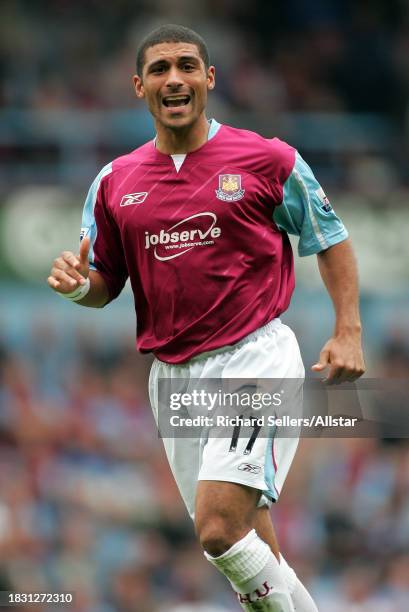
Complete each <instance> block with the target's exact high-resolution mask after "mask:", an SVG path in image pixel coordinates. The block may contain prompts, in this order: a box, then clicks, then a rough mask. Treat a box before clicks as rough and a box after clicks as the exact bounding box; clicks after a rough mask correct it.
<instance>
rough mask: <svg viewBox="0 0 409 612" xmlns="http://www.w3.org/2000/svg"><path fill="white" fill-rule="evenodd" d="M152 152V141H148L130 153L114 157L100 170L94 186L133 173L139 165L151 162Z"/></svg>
mask: <svg viewBox="0 0 409 612" xmlns="http://www.w3.org/2000/svg"><path fill="white" fill-rule="evenodd" d="M152 151H153V148H152V141H149V142H147V143H145V144H143V145H142V146H140V147H138V148H137V149H135V150H134V151H131V152H130V153H126V154H125V155H121V156H120V157H116V158H115V159H113V160H112V161H111V162H109V163H108V164H106V165H105V166H104V167H103V168H102V170H101V171H100V172H99V173H98V175H97V176H96V178H95V180H94V184H95V183H97V184H99V185H101V183H102V184H105V183H107V182H111V181H115V179H116V178H118V175H120V176H121V177H122V175H123V173H127V172H129V171H135V169H136V168H138V167H139V166H140V165H142V164H144V163H149V162H150V161H152V155H153V153H152Z"/></svg>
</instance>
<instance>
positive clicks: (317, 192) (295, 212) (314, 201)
mask: <svg viewBox="0 0 409 612" xmlns="http://www.w3.org/2000/svg"><path fill="white" fill-rule="evenodd" d="M274 221H275V223H276V225H277V226H278V228H279V229H280V230H284V231H285V232H287V233H288V234H293V235H295V236H299V242H298V254H299V255H300V256H301V257H303V256H305V255H313V254H314V253H319V252H320V251H324V250H325V249H328V248H329V247H330V246H333V245H334V244H337V243H338V242H342V241H343V240H345V239H346V238H348V232H347V230H346V228H345V226H344V225H343V223H342V221H341V220H340V219H339V217H337V215H336V214H335V212H334V209H333V208H332V206H331V204H330V202H329V200H328V198H327V196H326V195H325V193H324V191H323V189H322V187H321V185H320V184H319V183H318V181H317V179H316V178H315V176H314V174H313V172H312V170H311V168H310V167H309V166H308V164H307V163H306V162H305V161H304V160H303V158H302V157H301V155H300V154H299V153H298V152H297V153H296V157H295V163H294V168H293V170H292V172H291V173H290V175H289V177H288V179H287V180H286V182H285V183H284V188H283V202H282V204H281V206H278V207H277V208H276V209H275V211H274Z"/></svg>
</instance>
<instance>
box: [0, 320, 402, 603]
mask: <svg viewBox="0 0 409 612" xmlns="http://www.w3.org/2000/svg"><path fill="white" fill-rule="evenodd" d="M149 367H150V358H149V357H143V356H141V355H138V354H137V353H136V351H135V350H134V347H133V339H131V338H130V337H129V336H128V337H127V338H123V337H122V335H121V334H118V336H117V339H116V342H112V337H111V336H110V341H109V342H107V341H106V338H104V336H103V335H102V334H98V333H96V332H95V330H93V329H92V327H91V328H90V327H87V328H86V329H85V328H81V327H77V328H75V329H71V328H70V326H67V329H65V331H64V332H63V334H62V335H61V329H58V330H57V329H55V328H54V327H53V325H52V324H50V323H47V322H45V321H43V322H42V323H39V322H38V321H37V323H36V325H35V326H33V327H32V330H31V333H30V334H29V335H28V336H26V337H25V338H24V341H22V342H20V343H19V344H18V345H17V344H14V345H12V344H11V343H10V342H8V340H7V333H4V334H3V343H2V349H1V391H0V402H1V403H0V491H1V496H0V559H1V561H0V586H1V589H2V590H13V591H21V590H23V591H44V590H46V591H50V590H51V591H74V592H75V598H76V599H75V607H74V609H75V611H76V612H170V611H172V612H183V611H185V612H234V610H237V604H236V603H235V601H234V598H233V595H232V593H231V592H230V590H229V589H228V587H227V585H226V584H225V582H224V580H223V579H222V578H221V577H220V576H219V575H218V574H217V572H216V571H215V570H214V568H212V567H211V566H210V565H209V564H208V563H207V562H206V561H205V560H204V558H203V555H202V552H201V550H200V547H199V545H198V544H197V543H196V541H195V538H194V534H193V528H192V525H191V522H190V519H189V518H188V517H187V514H186V511H185V508H184V507H183V505H182V502H181V501H180V499H179V495H178V492H177V490H176V486H175V484H174V481H173V477H172V476H171V473H170V470H169V468H168V466H167V463H166V461H165V458H164V453H163V450H162V444H161V441H160V439H158V434H157V432H156V429H155V426H154V422H153V418H152V416H151V410H150V407H149V401H148V397H147V390H146V389H147V377H148V373H149ZM392 371H393V372H395V373H396V372H399V375H400V376H402V377H404V376H405V377H406V378H408V374H409V353H408V351H407V347H405V346H403V345H402V344H400V343H399V341H398V340H396V339H395V340H394V341H393V342H391V343H390V344H389V345H388V346H385V347H384V355H383V358H382V359H381V360H380V362H379V364H378V372H379V374H380V375H385V376H386V375H388V373H389V374H390V373H391V372H392ZM272 513H273V519H274V522H275V524H276V526H277V529H278V533H279V536H280V542H281V545H282V549H283V551H284V552H285V555H286V558H287V560H288V561H289V562H290V563H291V564H292V565H293V566H294V567H295V569H296V571H297V573H298V574H299V575H300V577H301V578H302V579H303V580H304V581H305V582H306V584H308V586H309V588H310V589H311V591H312V592H313V593H314V596H315V598H316V600H317V602H318V604H319V609H320V610H322V611H323V612H341V611H345V610H353V611H356V612H405V611H406V610H407V609H408V606H409V442H408V441H407V440H400V439H392V438H391V439H382V438H379V439H375V438H369V437H368V438H355V439H334V438H332V439H331V438H324V437H322V438H308V439H303V440H302V441H301V443H300V447H299V451H298V453H297V456H296V460H295V462H294V464H293V467H292V470H291V472H290V475H289V478H288V481H287V483H286V486H285V487H284V492H283V494H282V497H281V498H280V502H279V503H278V504H277V505H276V506H275V507H274V508H273V510H272ZM27 609H33V610H35V609H36V608H34V607H31V608H27ZM38 609H41V608H38Z"/></svg>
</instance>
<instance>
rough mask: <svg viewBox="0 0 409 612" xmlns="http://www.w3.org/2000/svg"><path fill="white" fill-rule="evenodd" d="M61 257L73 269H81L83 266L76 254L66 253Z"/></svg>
mask: <svg viewBox="0 0 409 612" xmlns="http://www.w3.org/2000/svg"><path fill="white" fill-rule="evenodd" d="M61 257H62V259H63V260H64V261H65V263H67V264H68V265H69V266H71V267H73V268H79V267H80V265H81V264H80V260H79V259H78V257H76V256H75V255H74V253H72V252H71V251H64V252H63V253H62V255H61Z"/></svg>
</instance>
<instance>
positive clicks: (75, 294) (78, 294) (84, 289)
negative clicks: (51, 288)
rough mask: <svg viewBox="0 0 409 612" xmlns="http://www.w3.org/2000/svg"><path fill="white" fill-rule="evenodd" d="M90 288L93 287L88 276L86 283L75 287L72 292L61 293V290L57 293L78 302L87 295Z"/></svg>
mask: <svg viewBox="0 0 409 612" xmlns="http://www.w3.org/2000/svg"><path fill="white" fill-rule="evenodd" d="M90 288H91V283H90V280H89V278H87V279H85V283H84V284H83V285H80V286H79V287H77V288H76V289H74V291H71V293H60V292H59V291H57V293H58V295H61V297H63V298H66V299H67V300H70V301H71V302H78V301H79V300H82V298H83V297H85V296H86V295H87V293H88V292H89V290H90Z"/></svg>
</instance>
